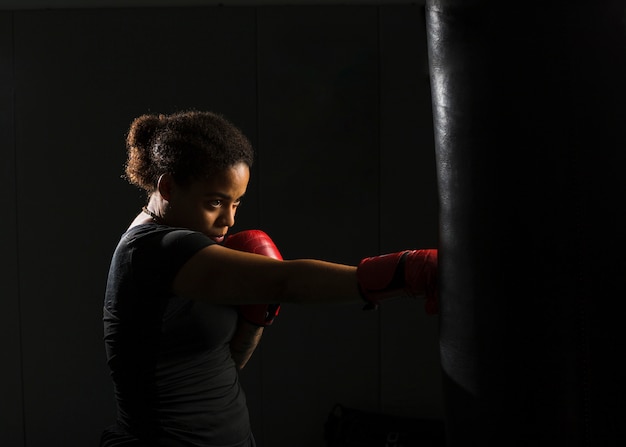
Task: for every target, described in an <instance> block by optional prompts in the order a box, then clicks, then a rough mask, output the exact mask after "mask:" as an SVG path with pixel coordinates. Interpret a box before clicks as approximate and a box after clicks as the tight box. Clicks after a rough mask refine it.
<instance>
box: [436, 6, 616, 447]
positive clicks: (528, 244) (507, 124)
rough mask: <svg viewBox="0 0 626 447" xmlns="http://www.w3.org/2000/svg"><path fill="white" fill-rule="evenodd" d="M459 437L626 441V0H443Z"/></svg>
mask: <svg viewBox="0 0 626 447" xmlns="http://www.w3.org/2000/svg"><path fill="white" fill-rule="evenodd" d="M426 20H427V30H428V39H429V54H430V69H431V82H432V93H433V110H434V124H435V138H436V148H437V165H438V166H437V167H438V173H439V188H440V206H441V216H440V218H441V219H440V221H441V234H440V257H439V260H440V273H441V325H440V330H441V357H442V367H443V371H444V396H445V411H446V414H445V417H446V427H447V428H446V434H447V442H448V445H449V446H452V447H456V446H498V447H511V446H513V447H515V446H529V447H535V446H544V445H548V446H566V447H578V446H594V447H595V446H616V447H617V446H622V447H623V446H626V367H625V366H624V363H625V362H624V354H625V353H626V343H625V338H626V312H624V311H623V309H624V308H625V304H626V262H625V261H626V236H625V235H626V219H625V210H626V112H625V111H626V2H624V1H623V0H614V1H605V0H594V1H584V2H582V1H579V0H573V1H558V2H556V1H551V0H545V1H537V2H526V3H522V2H509V1H504V0H502V1H480V0H428V1H427V5H426Z"/></svg>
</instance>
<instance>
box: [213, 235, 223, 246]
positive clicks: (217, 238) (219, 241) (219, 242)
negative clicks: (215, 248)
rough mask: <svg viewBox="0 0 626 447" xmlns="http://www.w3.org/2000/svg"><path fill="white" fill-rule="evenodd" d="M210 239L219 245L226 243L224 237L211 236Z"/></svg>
mask: <svg viewBox="0 0 626 447" xmlns="http://www.w3.org/2000/svg"><path fill="white" fill-rule="evenodd" d="M209 237H210V238H211V239H212V240H214V241H215V242H217V243H218V244H221V243H222V242H224V236H209Z"/></svg>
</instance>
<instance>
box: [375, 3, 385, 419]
mask: <svg viewBox="0 0 626 447" xmlns="http://www.w3.org/2000/svg"><path fill="white" fill-rule="evenodd" d="M381 9H382V6H377V7H376V83H377V87H378V88H377V89H376V93H377V98H376V108H377V110H376V115H377V118H378V119H377V120H376V121H377V123H376V124H377V125H376V142H377V147H378V151H377V157H378V160H377V164H378V179H377V181H378V185H377V189H378V201H377V204H378V210H377V211H378V225H377V231H378V235H377V236H378V237H377V241H378V247H377V252H378V253H380V252H381V247H382V172H383V168H382V161H383V157H382V152H383V142H382V136H381V134H382V117H383V113H382V104H381V102H382V100H381V98H382V61H381V58H382V54H381V53H382V45H381V38H382V37H381V28H382V26H381V20H382V17H381ZM382 365H383V318H382V312H380V311H379V313H378V396H377V399H378V403H377V405H378V409H379V410H382V409H383V387H384V383H383V367H382Z"/></svg>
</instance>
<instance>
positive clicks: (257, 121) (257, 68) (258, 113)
mask: <svg viewBox="0 0 626 447" xmlns="http://www.w3.org/2000/svg"><path fill="white" fill-rule="evenodd" d="M253 16H254V18H253V21H254V33H253V35H254V48H255V58H254V73H255V77H254V89H255V95H254V96H255V98H254V100H255V104H254V107H255V115H256V117H255V132H256V150H255V152H256V160H255V163H256V165H257V177H256V178H257V180H256V186H257V194H258V200H257V209H256V221H257V223H258V225H259V226H260V227H262V226H263V225H262V223H263V216H262V212H261V210H262V206H261V201H262V199H261V175H260V172H261V163H260V159H261V155H260V150H259V148H260V147H261V124H260V121H261V99H260V91H259V90H260V89H259V79H260V77H261V73H260V70H261V69H260V64H259V59H260V57H261V45H260V43H259V42H260V40H261V39H260V37H259V7H258V6H255V7H254V8H253ZM263 346H264V344H263V343H261V348H263ZM260 354H261V355H260V356H259V357H260V358H259V369H260V375H261V377H260V381H259V382H260V387H259V394H260V397H261V405H262V406H264V405H265V381H264V380H263V372H264V371H265V366H264V361H263V360H264V358H265V356H264V355H263V354H264V349H261V352H260ZM265 414H266V412H265V411H261V418H262V419H261V433H259V437H260V438H262V441H261V442H262V444H263V445H264V444H265V443H266V442H265V441H266V439H265V427H266V419H265V418H266V416H265Z"/></svg>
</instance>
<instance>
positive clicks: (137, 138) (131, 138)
mask: <svg viewBox="0 0 626 447" xmlns="http://www.w3.org/2000/svg"><path fill="white" fill-rule="evenodd" d="M165 121H166V118H165V116H164V115H142V116H140V117H138V118H135V120H134V121H133V122H132V124H131V125H130V129H129V131H128V136H127V138H126V144H127V145H128V147H133V148H137V149H139V150H142V151H149V150H150V147H151V146H152V141H153V140H154V137H155V135H156V134H157V133H158V131H159V129H160V128H161V127H162V126H163V125H164V124H165Z"/></svg>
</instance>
